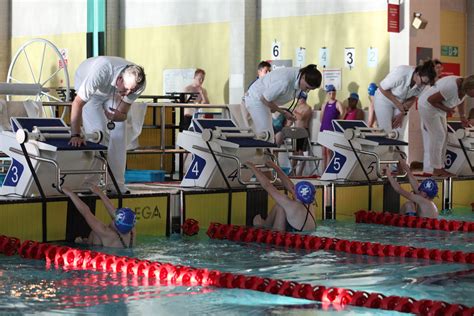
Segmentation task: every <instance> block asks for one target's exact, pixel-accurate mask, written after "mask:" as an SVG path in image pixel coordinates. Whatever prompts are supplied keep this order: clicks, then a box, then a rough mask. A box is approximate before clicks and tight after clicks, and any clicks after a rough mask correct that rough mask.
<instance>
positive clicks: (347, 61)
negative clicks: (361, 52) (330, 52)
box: [344, 47, 355, 69]
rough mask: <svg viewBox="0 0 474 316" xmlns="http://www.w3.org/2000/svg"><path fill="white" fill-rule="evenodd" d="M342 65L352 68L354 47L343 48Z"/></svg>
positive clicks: (353, 65) (353, 64)
mask: <svg viewBox="0 0 474 316" xmlns="http://www.w3.org/2000/svg"><path fill="white" fill-rule="evenodd" d="M344 65H346V68H349V69H352V68H354V67H355V48H354V47H346V48H344Z"/></svg>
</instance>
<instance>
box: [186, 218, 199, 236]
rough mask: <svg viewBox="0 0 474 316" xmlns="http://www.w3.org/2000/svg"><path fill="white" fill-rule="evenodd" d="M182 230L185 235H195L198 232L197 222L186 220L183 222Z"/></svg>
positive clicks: (190, 219)
mask: <svg viewBox="0 0 474 316" xmlns="http://www.w3.org/2000/svg"><path fill="white" fill-rule="evenodd" d="M182 228H183V233H184V234H185V235H187V236H193V235H196V234H197V233H198V232H199V222H198V221H197V220H195V219H192V218H188V219H187V220H186V221H184V224H183V226H182Z"/></svg>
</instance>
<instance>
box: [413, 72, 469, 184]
mask: <svg viewBox="0 0 474 316" xmlns="http://www.w3.org/2000/svg"><path fill="white" fill-rule="evenodd" d="M466 96H470V97H474V76H469V77H467V78H462V77H458V76H447V77H444V78H441V79H439V80H438V81H436V84H435V85H434V86H432V87H431V88H430V89H429V90H428V91H427V92H426V93H423V95H422V96H421V97H420V99H419V100H418V109H419V111H420V118H421V122H422V125H423V126H424V127H425V128H426V130H427V132H428V133H427V134H428V139H427V140H428V142H429V144H428V146H429V149H430V155H429V161H430V165H431V167H433V175H434V176H450V175H451V174H450V173H449V172H447V171H446V170H444V157H445V155H446V145H447V139H446V138H447V134H448V131H447V119H446V117H447V113H453V112H454V109H455V107H457V108H458V111H459V116H460V119H461V121H462V123H463V125H465V126H467V125H468V121H467V120H466V116H465V112H464V99H465V98H466ZM424 141H425V140H424Z"/></svg>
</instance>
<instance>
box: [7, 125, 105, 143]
mask: <svg viewBox="0 0 474 316" xmlns="http://www.w3.org/2000/svg"><path fill="white" fill-rule="evenodd" d="M41 129H42V130H48V131H63V132H67V133H43V132H41V130H40V129H37V128H36V127H35V128H34V129H33V131H32V132H30V131H28V130H27V129H19V130H17V131H16V140H17V141H18V143H20V144H24V143H27V142H28V141H30V140H37V141H45V140H46V139H69V138H71V133H70V128H68V127H56V128H49V127H48V128H46V127H43V128H41ZM82 135H83V136H84V138H85V139H86V140H88V141H91V142H94V143H100V142H101V141H102V137H103V135H102V132H101V131H95V132H93V133H88V134H85V133H83V134H82Z"/></svg>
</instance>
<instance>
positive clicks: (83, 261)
mask: <svg viewBox="0 0 474 316" xmlns="http://www.w3.org/2000/svg"><path fill="white" fill-rule="evenodd" d="M212 227H215V225H214V226H212ZM0 253H3V254H5V255H14V254H15V253H18V254H19V255H20V256H21V257H23V258H28V259H38V260H45V261H46V266H47V268H50V267H55V268H61V267H62V268H66V269H67V268H74V269H82V270H95V271H103V272H113V273H121V274H125V275H134V276H138V277H141V278H145V279H154V280H156V282H157V284H158V282H159V284H162V285H167V284H173V285H182V286H214V287H219V288H239V289H247V290H254V291H260V292H266V293H271V294H276V295H284V296H289V297H294V298H302V299H307V300H313V301H319V302H322V304H323V307H326V308H327V307H329V306H333V307H334V308H335V309H338V310H340V309H343V308H344V306H346V305H352V306H358V307H366V308H374V309H384V310H393V311H399V312H405V313H412V314H416V315H472V314H473V313H474V307H471V308H469V307H467V306H465V305H461V304H450V303H447V302H442V301H433V300H415V299H413V298H410V297H400V296H384V295H383V294H380V293H375V292H374V293H368V292H364V291H354V290H350V289H344V288H336V287H325V286H318V285H311V284H305V283H298V282H293V281H285V280H276V279H270V278H262V277H258V276H248V275H241V274H233V273H228V272H221V271H218V270H207V269H201V268H193V267H189V266H181V265H172V264H169V263H161V262H152V261H148V260H139V259H136V258H130V257H122V256H114V255H109V254H105V253H100V252H96V251H90V250H81V249H75V248H71V247H68V246H57V245H53V244H47V243H39V242H36V241H32V240H26V241H24V242H23V243H20V240H19V239H18V238H13V237H7V236H0Z"/></svg>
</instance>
